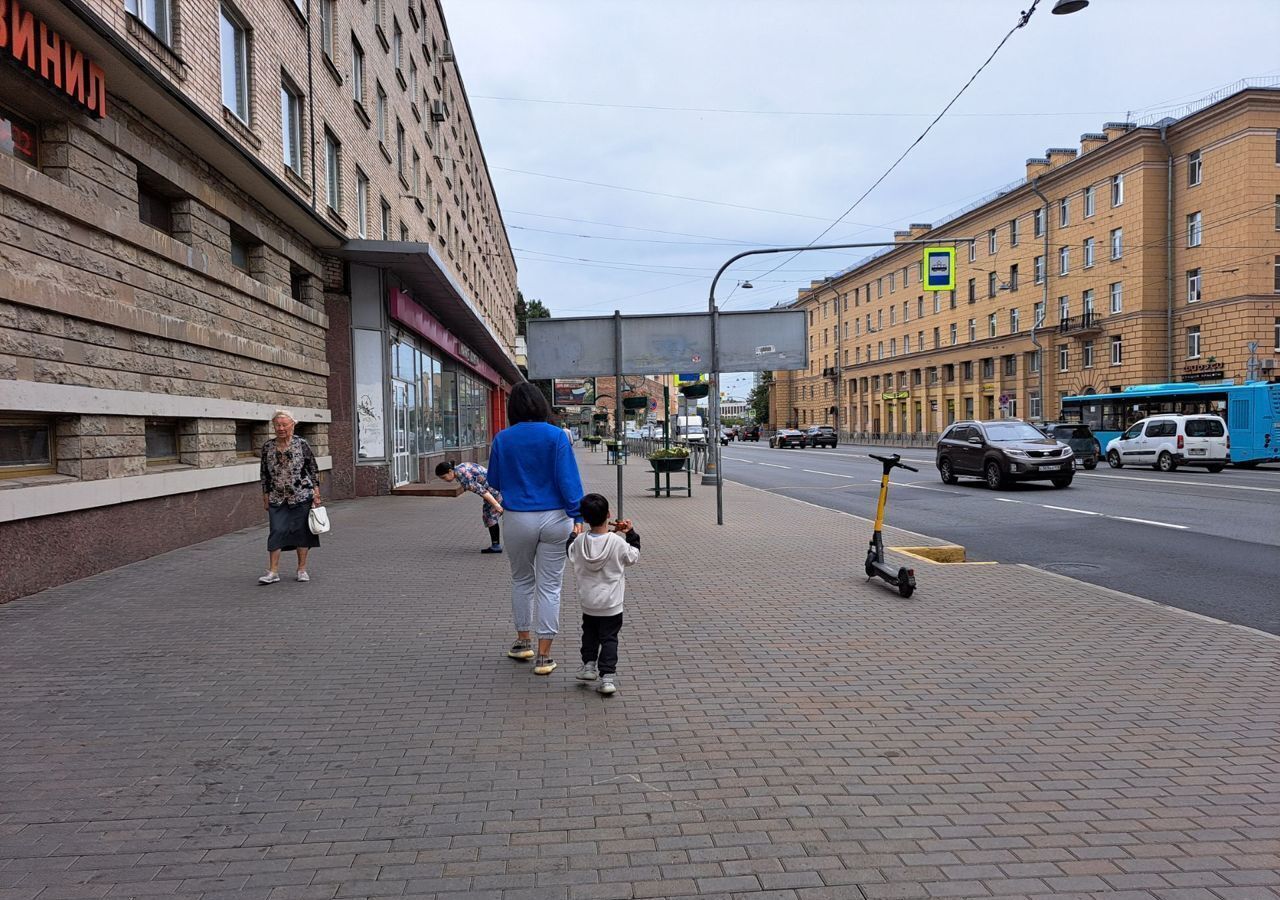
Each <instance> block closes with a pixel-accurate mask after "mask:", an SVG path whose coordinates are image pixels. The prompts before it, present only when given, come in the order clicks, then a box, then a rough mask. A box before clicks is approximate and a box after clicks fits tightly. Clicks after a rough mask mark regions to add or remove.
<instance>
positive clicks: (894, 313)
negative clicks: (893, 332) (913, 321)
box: [889, 306, 898, 325]
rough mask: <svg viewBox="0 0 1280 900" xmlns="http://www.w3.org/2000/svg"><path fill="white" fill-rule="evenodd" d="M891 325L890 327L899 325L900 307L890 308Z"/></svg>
mask: <svg viewBox="0 0 1280 900" xmlns="http://www.w3.org/2000/svg"><path fill="white" fill-rule="evenodd" d="M889 324H890V325H897V324H898V307H896V306H890V307H889Z"/></svg>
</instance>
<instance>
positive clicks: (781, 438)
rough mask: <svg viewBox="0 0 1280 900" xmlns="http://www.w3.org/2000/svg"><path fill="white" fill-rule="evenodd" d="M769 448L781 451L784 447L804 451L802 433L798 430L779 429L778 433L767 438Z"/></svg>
mask: <svg viewBox="0 0 1280 900" xmlns="http://www.w3.org/2000/svg"><path fill="white" fill-rule="evenodd" d="M769 446H770V447H774V448H775V449H778V450H781V449H783V448H784V447H799V448H800V449H801V450H803V449H804V432H803V431H800V430H799V429H798V428H779V429H778V432H777V433H776V434H775V435H774V436H773V437H771V438H769Z"/></svg>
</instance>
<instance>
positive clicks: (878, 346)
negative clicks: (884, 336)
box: [876, 341, 884, 359]
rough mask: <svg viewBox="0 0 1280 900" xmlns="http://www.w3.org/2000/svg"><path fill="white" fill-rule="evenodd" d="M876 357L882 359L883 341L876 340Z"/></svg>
mask: <svg viewBox="0 0 1280 900" xmlns="http://www.w3.org/2000/svg"><path fill="white" fill-rule="evenodd" d="M876 359H884V341H877V342H876Z"/></svg>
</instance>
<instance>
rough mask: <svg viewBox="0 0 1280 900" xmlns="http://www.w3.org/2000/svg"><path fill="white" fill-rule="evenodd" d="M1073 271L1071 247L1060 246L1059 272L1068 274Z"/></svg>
mask: <svg viewBox="0 0 1280 900" xmlns="http://www.w3.org/2000/svg"><path fill="white" fill-rule="evenodd" d="M1070 271H1071V248H1070V247H1060V248H1059V249H1058V274H1059V275H1066V274H1067V273H1068V272H1070Z"/></svg>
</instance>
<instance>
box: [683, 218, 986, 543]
mask: <svg viewBox="0 0 1280 900" xmlns="http://www.w3.org/2000/svg"><path fill="white" fill-rule="evenodd" d="M973 241H974V239H973V238H971V237H954V238H953V237H937V238H933V239H931V240H926V241H871V242H869V243H860V244H810V245H809V246H807V247H769V248H766V249H763V250H744V251H743V252H742V253H739V254H737V255H736V256H731V257H729V259H727V260H725V262H724V265H722V266H721V267H720V268H719V269H718V270H716V274H715V277H714V278H712V279H711V289H710V290H709V291H708V292H707V312H709V313H710V314H711V379H710V380H711V403H710V410H711V428H710V431H711V434H710V435H709V436H708V443H709V445H710V446H709V450H708V453H707V468H706V471H705V472H704V473H703V476H702V483H703V484H714V485H715V486H716V524H717V525H723V524H724V482H723V479H722V478H721V474H720V371H719V367H720V318H719V317H720V312H719V310H717V309H716V285H717V284H719V283H720V276H721V275H723V274H724V273H725V271H726V270H727V269H728V268H729V267H730V266H731V265H733V264H734V263H736V262H737V261H738V260H740V259H745V258H746V257H748V256H764V255H767V254H771V253H803V252H805V251H807V250H858V249H862V248H869V247H912V246H916V247H923V246H926V245H928V246H932V245H935V244H972V243H973ZM952 274H954V273H952Z"/></svg>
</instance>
